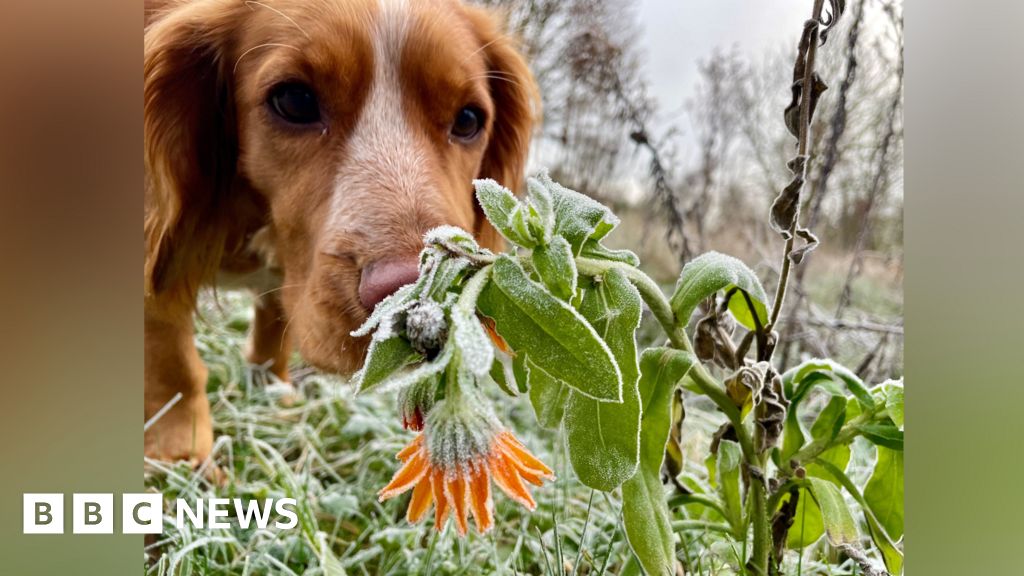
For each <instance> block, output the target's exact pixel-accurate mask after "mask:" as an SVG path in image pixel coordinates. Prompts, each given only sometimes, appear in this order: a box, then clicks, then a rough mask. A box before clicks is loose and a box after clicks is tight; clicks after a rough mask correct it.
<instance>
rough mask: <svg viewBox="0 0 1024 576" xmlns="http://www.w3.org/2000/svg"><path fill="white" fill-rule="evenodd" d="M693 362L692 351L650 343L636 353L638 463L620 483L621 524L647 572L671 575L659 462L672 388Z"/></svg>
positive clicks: (670, 537) (653, 575) (672, 539)
mask: <svg viewBox="0 0 1024 576" xmlns="http://www.w3.org/2000/svg"><path fill="white" fill-rule="evenodd" d="M693 362H694V358H693V356H691V355H690V354H688V353H686V352H683V351H681V350H673V349H669V348H650V349H648V350H645V351H644V353H643V356H642V357H641V358H640V374H641V376H640V402H641V405H642V406H643V410H642V414H643V417H642V419H641V424H640V466H639V468H638V470H637V473H636V474H634V475H633V477H632V478H630V479H629V480H626V482H624V483H623V484H622V523H623V526H624V527H625V530H626V539H627V541H628V542H629V547H630V548H631V549H632V550H633V554H634V555H636V558H637V559H638V560H639V561H640V564H641V565H642V566H643V568H644V571H646V572H647V574H648V575H649V576H671V575H673V574H675V563H676V559H675V558H676V556H675V536H674V534H673V532H672V525H671V522H670V521H669V518H670V517H669V510H668V503H667V502H666V500H665V489H664V487H663V486H662V484H661V464H662V460H663V459H664V457H665V444H666V443H667V442H668V436H669V428H670V426H671V418H672V415H671V399H672V392H673V391H674V390H675V388H676V385H677V383H678V382H679V381H680V380H681V379H682V378H683V377H685V376H686V373H687V372H689V371H690V368H691V367H692V366H693Z"/></svg>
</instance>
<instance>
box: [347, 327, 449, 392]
mask: <svg viewBox="0 0 1024 576" xmlns="http://www.w3.org/2000/svg"><path fill="white" fill-rule="evenodd" d="M390 340H392V339H388V340H382V341H381V342H382V343H383V342H389V341H390ZM374 346H375V344H373V343H371V344H370V347H371V348H373V347H374ZM391 346H394V349H393V350H392V351H389V352H387V355H388V356H393V357H400V355H401V349H402V347H401V346H400V345H397V344H388V347H391ZM375 354H378V353H376V352H375ZM454 355H455V346H454V345H453V344H452V343H451V342H450V341H449V342H448V343H447V344H445V346H444V348H442V349H441V353H440V354H438V355H437V357H435V358H434V359H433V360H431V361H429V362H420V363H418V364H415V365H406V366H404V367H402V368H400V369H398V370H394V371H390V372H388V371H386V370H380V371H376V369H375V370H374V372H373V373H371V372H370V368H371V366H372V365H371V363H370V362H369V360H368V361H367V363H366V364H364V365H363V368H362V369H361V370H360V371H359V372H356V373H355V374H354V375H353V376H352V380H353V384H354V385H355V386H356V393H357V394H358V393H362V392H365V391H367V390H369V389H371V388H376V389H379V390H382V391H390V390H400V389H402V388H405V387H406V386H411V385H413V384H416V383H419V382H422V381H423V380H426V379H427V378H430V377H432V376H435V375H437V374H440V373H441V372H443V371H444V369H445V368H447V367H448V363H449V362H451V359H452V357H453V356H454ZM419 358H420V356H419V355H417V357H416V359H419Z"/></svg>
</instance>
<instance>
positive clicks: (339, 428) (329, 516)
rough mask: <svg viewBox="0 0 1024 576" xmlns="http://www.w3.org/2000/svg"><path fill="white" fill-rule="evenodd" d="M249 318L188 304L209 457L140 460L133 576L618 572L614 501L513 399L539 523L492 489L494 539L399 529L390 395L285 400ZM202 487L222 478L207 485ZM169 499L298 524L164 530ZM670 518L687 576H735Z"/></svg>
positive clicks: (695, 449) (702, 444) (307, 393)
mask: <svg viewBox="0 0 1024 576" xmlns="http://www.w3.org/2000/svg"><path fill="white" fill-rule="evenodd" d="M251 310H252V307H251V299H250V298H249V297H248V296H246V295H244V294H240V293H221V294H219V295H218V297H217V298H216V299H214V298H213V297H212V296H211V295H209V294H206V295H204V296H203V297H202V299H201V319H200V320H198V321H197V324H196V327H197V335H196V341H197V345H198V348H199V351H200V354H201V355H202V357H203V359H204V360H205V361H206V363H207V365H208V367H209V369H210V378H209V384H208V393H209V397H210V402H211V406H212V413H213V419H214V429H215V434H216V438H217V439H216V442H215V446H214V451H213V455H212V457H211V460H210V461H209V462H208V463H206V464H205V465H204V466H201V467H200V469H198V470H193V469H192V468H191V467H190V466H188V465H187V464H184V463H181V464H168V463H160V462H153V461H147V463H146V477H145V483H146V487H147V488H148V489H149V490H152V491H159V492H161V493H163V494H164V496H165V502H166V503H167V506H166V507H165V514H166V515H165V518H164V522H165V526H164V533H163V534H162V535H160V536H159V540H157V541H154V542H152V543H150V544H148V545H147V554H146V557H145V571H146V573H147V574H153V575H165V574H174V575H188V574H204V575H205V574H208V575H222V574H223V575H226V574H243V575H249V574H252V575H256V574H294V575H310V576H312V575H318V574H324V575H334V574H362V575H371V574H373V575H391V574H393V575H406V574H417V575H456V574H458V575H462V574H467V575H468V574H545V575H547V574H570V573H571V574H620V573H630V572H629V570H630V567H628V566H627V564H628V562H629V558H630V556H631V552H630V551H629V549H628V546H627V545H626V544H625V541H624V538H623V536H622V533H621V524H620V514H619V508H620V503H619V499H618V494H617V493H614V492H613V493H610V494H604V493H594V492H591V491H590V490H589V489H587V488H585V487H584V486H583V485H582V484H580V483H579V482H578V481H576V479H575V478H574V477H573V473H572V470H571V467H570V466H569V462H568V456H567V454H566V452H565V450H564V448H563V444H562V439H561V435H560V434H558V433H552V432H547V431H543V430H541V429H540V428H539V427H538V426H537V425H536V422H535V419H534V415H533V411H532V408H531V407H530V405H529V402H528V401H527V400H526V399H525V398H522V397H520V398H516V399H512V400H509V399H507V398H505V399H503V400H502V401H500V402H496V403H495V406H496V407H497V409H498V410H499V416H500V417H501V418H502V420H503V421H504V422H505V423H506V424H507V425H508V426H509V427H510V428H511V429H512V430H513V431H514V432H515V433H516V434H517V436H518V437H519V438H520V439H521V440H522V441H523V442H524V443H525V444H526V445H527V446H528V447H529V448H530V449H531V450H532V451H533V452H534V453H535V454H537V455H538V456H539V457H540V458H541V459H542V460H544V461H545V462H547V463H548V464H549V465H551V466H552V468H553V469H554V470H555V473H556V475H557V476H558V480H557V481H555V482H553V483H550V484H545V485H544V486H543V487H541V488H535V489H534V490H533V493H534V496H535V498H536V500H537V502H538V508H537V510H536V511H535V512H533V513H529V512H528V511H526V510H525V509H523V508H521V507H520V506H518V505H516V504H515V503H514V502H512V501H511V500H510V499H508V498H506V497H505V496H504V494H502V493H500V491H498V490H495V502H494V503H495V518H496V522H495V528H494V530H493V531H492V532H491V533H490V534H488V535H486V536H481V535H479V534H477V533H476V532H475V531H473V529H471V533H470V535H469V536H468V537H467V538H465V539H459V538H457V537H456V534H455V532H454V530H453V528H452V527H451V526H448V527H447V528H446V529H445V530H444V531H443V532H441V533H437V532H435V531H434V530H433V528H432V522H429V521H424V522H421V523H420V524H418V525H409V524H408V523H407V522H406V521H405V518H404V513H405V507H406V505H407V503H408V496H405V497H402V498H396V499H393V500H390V501H388V502H386V503H383V504H382V503H379V502H378V501H377V497H376V492H377V490H379V489H380V487H382V486H384V485H385V484H386V483H387V482H388V480H390V478H391V475H392V474H393V473H394V471H395V470H396V468H397V461H396V460H395V458H394V455H395V453H396V452H397V451H398V450H400V449H401V448H402V447H403V446H404V445H405V444H406V443H407V442H408V440H409V439H410V438H411V434H410V433H408V432H406V431H404V430H402V428H401V425H400V421H399V418H398V417H397V412H396V409H395V405H394V398H393V397H392V396H391V395H375V394H368V395H365V396H359V397H356V396H354V395H353V392H352V390H351V388H349V387H348V386H347V385H346V383H345V381H344V380H343V379H341V378H338V377H335V376H327V375H323V374H320V373H317V372H315V371H313V370H311V369H309V368H307V367H305V366H303V365H302V364H301V363H300V362H298V361H297V360H296V362H295V365H294V366H293V371H292V372H293V375H294V376H293V379H294V385H295V387H294V388H292V387H291V386H289V385H285V384H282V383H280V382H275V381H274V379H273V377H272V376H270V375H269V373H268V372H267V371H266V370H265V369H263V368H261V367H258V366H251V365H249V364H247V363H246V361H245V359H244V357H243V356H242V350H243V349H244V343H245V337H246V331H247V329H248V325H249V322H250V320H251ZM496 393H497V394H500V392H497V391H496ZM496 399H497V397H496ZM692 404H693V405H688V406H687V419H686V424H685V427H686V428H685V431H686V433H685V434H684V438H685V439H686V446H684V449H685V453H686V473H687V474H686V476H687V479H688V480H687V481H688V482H689V483H690V485H691V486H692V487H693V488H694V489H696V490H708V489H709V488H708V487H707V485H706V482H707V474H706V472H705V470H704V464H703V460H702V458H703V456H702V454H703V453H705V452H706V450H707V446H708V443H709V442H710V439H711V435H712V434H713V432H714V430H715V429H716V428H717V427H718V425H719V424H720V423H721V419H720V418H719V416H718V415H716V414H715V413H713V412H712V411H711V410H710V407H709V406H706V405H704V404H702V403H701V402H699V401H697V402H693V403H692ZM214 469H216V470H217V471H218V474H216V475H215V474H212V473H211V471H212V470H214ZM214 476H219V478H220V480H219V481H218V482H212V481H211V480H210V478H211V477H214ZM179 497H181V498H186V499H189V501H191V500H192V499H195V498H212V497H226V498H243V499H261V500H262V499H266V498H275V499H277V498H281V497H292V498H296V500H297V501H298V502H299V510H298V512H299V517H300V522H299V526H298V527H297V528H296V529H293V530H276V529H274V528H273V527H272V525H271V526H270V527H268V528H267V529H262V530H261V529H256V528H254V527H252V528H250V529H241V528H239V527H238V526H237V525H235V524H232V527H230V528H227V529H222V530H203V531H196V530H192V529H188V528H186V529H183V530H178V529H176V528H175V525H174V517H173V508H171V506H170V503H171V502H173V500H174V499H175V498H179ZM673 512H674V514H675V515H676V516H675V518H673V520H675V521H678V522H677V524H678V526H679V527H680V529H682V528H684V527H685V528H687V529H686V530H685V531H682V532H681V533H680V535H681V538H682V539H681V545H680V546H679V547H678V548H679V558H680V560H681V561H682V562H683V563H684V564H685V565H686V566H687V573H688V574H707V575H718V574H722V575H725V574H738V573H742V570H741V569H740V568H739V567H738V566H737V562H736V561H735V559H736V558H737V557H738V556H739V555H741V554H742V549H741V546H742V544H737V543H735V542H733V541H731V540H729V539H728V538H726V537H724V536H723V535H721V534H719V533H717V532H716V531H714V530H713V529H708V528H707V527H706V526H707V524H708V522H707V521H708V520H709V518H708V512H707V510H706V509H704V508H703V507H702V506H700V505H693V504H691V505H687V506H685V507H684V506H680V507H678V508H675V509H674V511H673ZM428 516H429V515H428ZM830 554H832V552H831V551H830V550H827V546H826V545H824V544H823V543H821V542H819V543H818V544H816V545H814V546H813V547H811V549H810V550H809V551H807V552H806V553H805V554H804V558H803V561H802V565H801V567H800V571H801V573H802V574H808V575H809V574H836V575H839V574H853V573H854V572H851V570H852V564H850V563H849V562H847V563H846V564H842V565H835V564H829V562H828V561H829V560H830V559H831V558H830ZM798 560H799V557H798V555H797V554H796V553H790V555H789V558H787V566H788V567H789V568H788V570H789V571H787V572H786V573H787V574H796V573H797V571H796V566H797V562H798ZM633 568H635V567H633ZM632 573H639V572H638V571H637V572H632Z"/></svg>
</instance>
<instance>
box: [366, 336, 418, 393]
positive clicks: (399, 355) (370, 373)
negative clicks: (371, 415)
mask: <svg viewBox="0 0 1024 576" xmlns="http://www.w3.org/2000/svg"><path fill="white" fill-rule="evenodd" d="M420 358H421V356H420V355H419V354H418V353H417V352H416V351H415V350H413V349H412V345H411V344H409V341H408V340H406V339H405V338H403V337H401V336H397V335H396V336H392V337H391V338H388V339H386V340H377V339H374V340H373V341H372V342H371V343H370V349H369V350H368V351H367V353H366V362H365V363H363V367H362V369H361V370H359V372H357V373H356V374H355V376H353V382H354V383H355V385H356V391H357V392H365V391H366V390H369V389H371V388H373V387H375V386H377V385H378V384H380V383H381V382H383V381H384V380H386V379H387V377H388V376H391V375H392V374H394V373H395V372H396V371H398V370H400V369H401V368H404V367H405V366H408V365H409V364H412V363H414V362H416V361H418V360H419V359H420Z"/></svg>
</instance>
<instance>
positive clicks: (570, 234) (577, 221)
mask: <svg viewBox="0 0 1024 576" xmlns="http://www.w3.org/2000/svg"><path fill="white" fill-rule="evenodd" d="M527 184H528V186H530V187H531V188H534V187H537V186H541V187H543V188H545V189H547V191H548V192H549V193H550V194H551V202H552V208H553V210H554V216H555V226H554V234H557V235H560V236H562V237H563V238H565V239H566V240H568V242H569V245H570V246H572V252H573V255H574V256H579V254H580V250H581V249H582V248H583V243H584V242H586V241H587V240H588V239H591V238H593V239H594V240H600V239H601V238H603V237H604V236H605V235H607V234H608V232H611V231H612V229H614V228H615V227H616V226H617V225H618V224H619V219H618V218H617V217H616V216H615V215H614V214H612V211H611V210H609V209H608V208H607V207H605V206H604V205H602V204H601V203H600V202H598V201H596V200H594V199H593V198H590V197H589V196H585V195H583V194H580V193H579V192H576V191H573V190H569V189H568V188H566V187H564V186H562V185H560V184H556V183H555V182H553V181H552V180H551V178H550V177H549V176H548V175H547V174H540V175H538V176H537V177H536V178H530V179H529V180H528V181H527Z"/></svg>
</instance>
